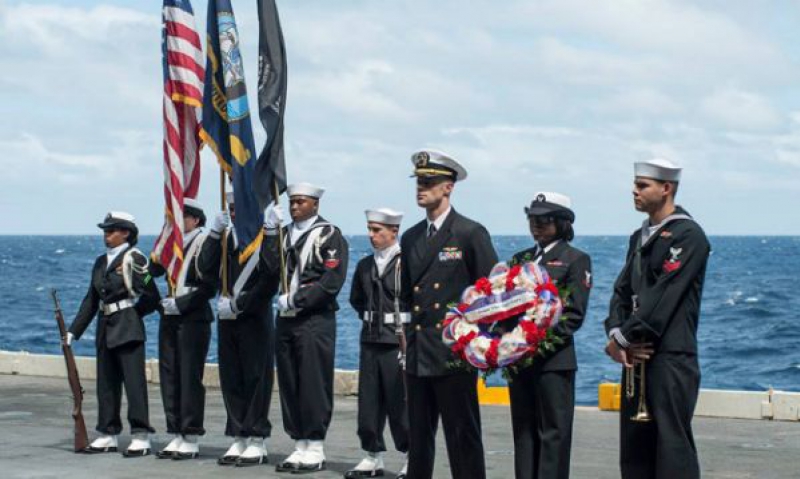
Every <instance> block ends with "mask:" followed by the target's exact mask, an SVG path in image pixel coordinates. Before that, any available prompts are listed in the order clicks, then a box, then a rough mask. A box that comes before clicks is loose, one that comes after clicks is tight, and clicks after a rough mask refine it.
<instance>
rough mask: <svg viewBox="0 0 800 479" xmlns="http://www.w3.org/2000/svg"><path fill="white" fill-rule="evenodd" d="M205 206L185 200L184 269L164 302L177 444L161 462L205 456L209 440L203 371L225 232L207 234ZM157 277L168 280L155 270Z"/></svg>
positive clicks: (167, 392) (164, 384) (164, 393)
mask: <svg viewBox="0 0 800 479" xmlns="http://www.w3.org/2000/svg"><path fill="white" fill-rule="evenodd" d="M205 224H206V215H205V212H204V211H203V207H202V205H201V204H200V202H199V201H197V200H196V199H194V198H184V206H183V264H182V266H181V269H180V271H179V274H178V280H177V282H176V284H175V287H174V288H173V290H172V291H171V293H172V295H171V296H169V297H167V298H164V299H162V300H161V308H162V319H161V323H160V325H159V331H158V333H159V334H158V359H159V361H158V367H159V377H160V382H161V400H162V402H163V404H164V415H165V417H166V421H167V432H168V433H170V434H172V435H173V438H172V440H171V441H170V442H169V443H168V444H167V445H166V447H164V448H163V449H162V450H161V451H159V452H158V454H157V457H158V458H159V459H174V460H182V459H194V458H197V457H198V456H199V454H200V446H199V437H200V436H202V435H204V434H205V428H204V425H203V422H204V416H205V397H206V389H205V387H204V386H203V371H204V370H205V363H206V356H207V354H208V347H209V342H210V340H211V322H212V321H213V320H214V314H213V313H212V312H211V306H210V305H209V303H208V302H209V300H211V299H212V298H213V297H214V296H215V295H216V291H217V282H218V268H219V254H218V251H217V249H216V248H215V246H214V244H213V243H215V242H214V241H207V239H208V238H209V237H213V238H219V234H220V231H217V230H215V229H213V228H212V230H211V231H207V230H206V229H205V228H204V227H205ZM151 271H152V272H153V274H154V275H155V276H161V275H163V274H165V269H164V267H163V266H162V265H159V264H154V265H153V267H152V268H151Z"/></svg>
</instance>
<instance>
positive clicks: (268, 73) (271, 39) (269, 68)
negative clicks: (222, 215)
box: [253, 0, 287, 208]
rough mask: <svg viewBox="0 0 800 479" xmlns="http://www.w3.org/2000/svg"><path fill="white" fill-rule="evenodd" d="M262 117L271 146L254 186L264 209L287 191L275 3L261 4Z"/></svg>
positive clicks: (282, 53)
mask: <svg viewBox="0 0 800 479" xmlns="http://www.w3.org/2000/svg"><path fill="white" fill-rule="evenodd" d="M258 23H259V25H260V27H261V31H260V33H259V38H258V113H259V117H260V118H261V124H262V125H263V126H264V130H266V132H267V142H266V144H265V145H264V149H263V150H261V154H260V155H259V156H258V161H257V162H256V177H255V181H254V182H253V187H254V188H255V193H256V196H257V197H258V202H259V203H260V205H261V207H262V208H266V206H267V205H268V204H269V203H270V202H272V201H273V200H275V199H276V197H275V186H276V185H277V190H278V195H280V194H281V193H283V192H284V191H286V160H285V158H284V155H283V113H284V111H285V110H286V83H287V82H286V46H285V45H284V43H283V31H282V30H281V22H280V19H279V18H278V8H277V7H276V6H275V0H258Z"/></svg>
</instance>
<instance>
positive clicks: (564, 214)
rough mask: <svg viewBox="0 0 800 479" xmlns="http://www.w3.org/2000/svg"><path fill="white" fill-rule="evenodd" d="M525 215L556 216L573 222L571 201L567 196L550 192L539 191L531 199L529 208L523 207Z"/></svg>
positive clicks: (573, 213) (573, 214) (573, 215)
mask: <svg viewBox="0 0 800 479" xmlns="http://www.w3.org/2000/svg"><path fill="white" fill-rule="evenodd" d="M525 214H526V215H528V218H530V217H531V216H557V217H561V218H565V219H567V220H568V221H569V222H570V223H574V222H575V212H574V211H572V200H571V199H570V198H569V196H567V195H562V194H561V193H554V192H552V191H540V192H538V193H536V194H535V195H534V197H533V201H532V202H531V205H530V206H527V207H525Z"/></svg>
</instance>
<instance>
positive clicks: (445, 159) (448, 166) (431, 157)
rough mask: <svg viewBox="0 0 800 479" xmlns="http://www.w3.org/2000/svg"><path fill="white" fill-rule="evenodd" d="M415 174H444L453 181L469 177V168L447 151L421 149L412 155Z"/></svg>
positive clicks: (443, 175)
mask: <svg viewBox="0 0 800 479" xmlns="http://www.w3.org/2000/svg"><path fill="white" fill-rule="evenodd" d="M411 163H413V164H414V174H413V175H411V176H412V177H414V176H429V177H430V176H442V177H445V178H449V179H451V180H453V181H462V180H466V179H467V170H466V169H465V168H464V167H463V166H461V164H460V163H459V162H457V161H456V160H455V159H454V158H453V157H451V156H450V155H448V154H447V153H442V152H441V151H436V150H420V151H418V152H416V153H414V154H413V155H411Z"/></svg>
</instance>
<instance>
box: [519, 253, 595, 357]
mask: <svg viewBox="0 0 800 479" xmlns="http://www.w3.org/2000/svg"><path fill="white" fill-rule="evenodd" d="M536 251H537V248H536V247H534V248H530V249H527V250H525V251H520V252H519V253H517V254H515V255H514V257H513V259H512V260H511V263H512V264H521V263H525V262H527V261H532V260H533V259H535V257H536ZM539 266H541V267H544V269H545V270H547V274H549V275H550V278H551V279H552V281H553V283H555V285H556V286H557V287H558V288H559V290H566V291H567V295H566V299H565V301H564V308H563V310H562V313H561V321H559V322H558V323H557V324H556V325H554V326H553V332H554V333H555V334H556V335H557V336H558V337H560V338H561V339H562V340H564V343H563V344H560V345H558V346H557V347H556V350H555V351H554V352H551V353H547V354H546V355H545V356H544V357H539V356H537V357H536V358H535V359H534V367H535V368H537V369H538V370H541V371H574V370H576V369H578V360H577V358H576V357H575V342H574V340H573V335H574V334H575V333H576V332H577V331H578V329H579V328H580V327H581V325H582V324H583V320H584V318H585V317H586V311H587V308H588V306H589V292H590V291H591V288H592V261H591V259H590V258H589V255H587V254H586V253H584V252H583V251H581V250H579V249H578V248H575V247H574V246H572V245H570V244H569V243H568V242H566V241H559V242H558V243H557V244H556V245H554V246H553V248H552V249H551V250H550V251H548V252H546V253H544V254H543V255H542V258H541V260H540V261H539Z"/></svg>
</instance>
